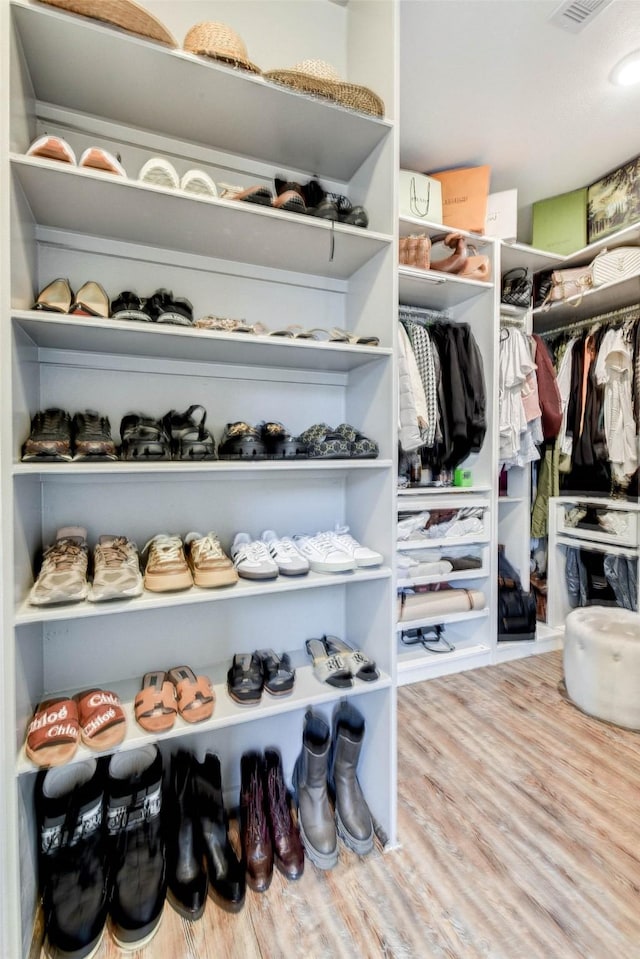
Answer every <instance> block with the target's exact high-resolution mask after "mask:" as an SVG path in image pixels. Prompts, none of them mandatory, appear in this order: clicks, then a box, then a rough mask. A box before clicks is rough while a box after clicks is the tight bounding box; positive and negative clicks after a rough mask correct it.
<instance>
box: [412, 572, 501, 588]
mask: <svg viewBox="0 0 640 959" xmlns="http://www.w3.org/2000/svg"><path fill="white" fill-rule="evenodd" d="M486 577H487V570H486V568H484V567H480V568H479V569H460V570H455V571H452V572H450V573H431V574H430V575H428V576H415V577H413V578H411V579H410V578H409V577H408V576H399V577H398V579H397V580H396V586H397V588H398V589H412V588H413V587H414V586H427V585H430V584H432V583H444V582H446V583H454V582H456V580H467V579H486Z"/></svg>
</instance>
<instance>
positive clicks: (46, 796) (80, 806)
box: [35, 759, 109, 959]
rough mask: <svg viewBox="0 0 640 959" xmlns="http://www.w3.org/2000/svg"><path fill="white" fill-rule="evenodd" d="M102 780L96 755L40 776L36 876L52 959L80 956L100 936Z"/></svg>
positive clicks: (104, 895)
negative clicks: (94, 757)
mask: <svg viewBox="0 0 640 959" xmlns="http://www.w3.org/2000/svg"><path fill="white" fill-rule="evenodd" d="M105 783H106V761H105V760H100V759H97V760H96V759H87V760H85V761H84V762H79V763H74V764H72V765H71V766H56V767H54V768H53V769H49V770H47V771H46V772H44V771H43V772H41V773H39V774H38V778H37V781H36V789H35V805H36V819H37V823H38V841H39V850H38V874H39V883H40V890H41V893H42V902H43V910H44V923H45V934H46V952H47V955H48V956H51V957H52V959H84V957H85V956H89V955H93V953H94V951H95V950H96V949H97V947H98V945H99V943H100V940H101V938H102V933H103V929H104V925H105V922H106V918H107V913H108V908H109V895H108V893H109V887H108V881H107V865H106V863H107V855H106V852H107V850H106V843H105V832H104V824H103V816H104V806H105Z"/></svg>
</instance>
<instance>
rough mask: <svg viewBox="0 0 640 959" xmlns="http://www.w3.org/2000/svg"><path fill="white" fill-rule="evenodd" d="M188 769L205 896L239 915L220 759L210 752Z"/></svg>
mask: <svg viewBox="0 0 640 959" xmlns="http://www.w3.org/2000/svg"><path fill="white" fill-rule="evenodd" d="M192 768H193V776H194V785H195V790H196V802H197V808H198V822H199V825H200V829H201V835H202V842H203V845H204V854H205V857H206V860H207V871H208V874H209V895H210V896H211V898H212V899H213V900H214V901H215V902H216V903H217V904H218V905H219V906H220V907H221V908H222V909H225V910H226V911H227V912H239V910H240V909H242V907H243V905H244V897H245V875H244V866H243V864H242V863H241V862H240V860H239V859H238V857H237V856H236V854H235V851H234V849H233V846H232V845H231V842H230V840H229V820H228V817H227V812H226V809H225V806H224V795H223V792H222V773H221V769H220V760H219V759H218V757H217V756H216V755H215V754H214V753H207V755H206V756H205V758H204V762H201V763H200V762H198V761H197V760H195V759H194V761H193V767H192Z"/></svg>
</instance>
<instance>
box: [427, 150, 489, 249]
mask: <svg viewBox="0 0 640 959" xmlns="http://www.w3.org/2000/svg"><path fill="white" fill-rule="evenodd" d="M429 176H430V177H433V179H434V180H439V181H440V183H441V184H442V222H443V224H444V225H445V226H450V227H455V228H456V229H458V230H469V232H471V233H480V234H482V233H484V226H485V220H486V217H487V197H488V196H489V181H490V179H491V167H490V166H472V167H460V168H459V169H457V170H442V172H441V173H430V174H429Z"/></svg>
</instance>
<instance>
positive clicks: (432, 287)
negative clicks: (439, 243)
mask: <svg viewBox="0 0 640 959" xmlns="http://www.w3.org/2000/svg"><path fill="white" fill-rule="evenodd" d="M488 290H491V291H492V290H493V284H491V283H484V282H482V281H481V280H467V279H465V278H464V277H461V276H456V275H455V274H453V273H439V272H438V271H437V270H418V269H415V268H414V267H410V266H400V267H398V295H399V299H400V303H402V304H405V305H406V306H425V307H430V308H431V309H434V310H446V309H449V308H450V307H453V306H457V304H459V303H464V302H465V301H466V300H472V299H473V298H474V297H476V296H481V295H483V294H486V293H487V291H488Z"/></svg>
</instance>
